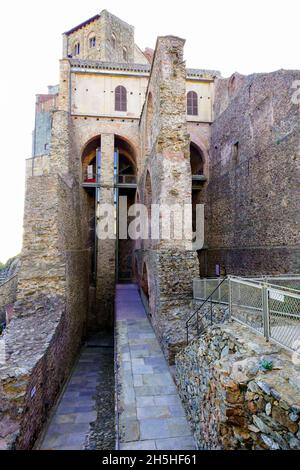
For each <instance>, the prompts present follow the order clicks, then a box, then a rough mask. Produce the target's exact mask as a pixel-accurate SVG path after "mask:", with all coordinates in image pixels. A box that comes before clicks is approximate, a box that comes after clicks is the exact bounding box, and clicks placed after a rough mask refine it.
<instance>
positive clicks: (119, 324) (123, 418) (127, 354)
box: [116, 284, 196, 450]
mask: <svg viewBox="0 0 300 470" xmlns="http://www.w3.org/2000/svg"><path fill="white" fill-rule="evenodd" d="M116 330H117V353H118V354H117V356H118V410H119V440H120V443H119V448H120V450H135V449H141V450H142V449H144V450H153V449H154V450H155V449H159V450H173V449H176V450H194V449H195V448H196V447H195V443H194V439H193V437H192V433H191V429H190V427H189V424H188V422H187V419H186V417H185V413H184V409H183V407H182V404H181V401H180V399H179V396H178V393H177V389H176V386H175V384H174V381H173V378H172V375H171V373H170V369H169V367H168V365H167V363H166V360H165V358H164V356H163V353H162V351H161V348H160V346H159V343H158V341H157V339H156V336H155V334H154V331H153V329H152V327H151V325H150V323H149V321H148V318H147V317H146V313H145V310H144V307H143V305H142V302H141V299H140V296H139V293H138V289H137V286H136V285H129V284H128V285H118V286H117V293H116Z"/></svg>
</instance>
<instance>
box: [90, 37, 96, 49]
mask: <svg viewBox="0 0 300 470" xmlns="http://www.w3.org/2000/svg"><path fill="white" fill-rule="evenodd" d="M93 47H96V38H95V36H94V37H92V38H90V48H91V49H92V48H93Z"/></svg>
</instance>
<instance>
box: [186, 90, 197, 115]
mask: <svg viewBox="0 0 300 470" xmlns="http://www.w3.org/2000/svg"><path fill="white" fill-rule="evenodd" d="M187 113H188V115H189V116H198V95H197V93H196V92H195V91H189V92H188V94H187Z"/></svg>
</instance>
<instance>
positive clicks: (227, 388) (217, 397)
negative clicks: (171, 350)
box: [176, 322, 300, 450]
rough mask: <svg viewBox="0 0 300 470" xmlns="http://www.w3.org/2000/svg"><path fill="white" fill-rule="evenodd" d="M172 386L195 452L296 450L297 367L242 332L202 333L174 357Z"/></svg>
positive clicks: (227, 327) (226, 328)
mask: <svg viewBox="0 0 300 470" xmlns="http://www.w3.org/2000/svg"><path fill="white" fill-rule="evenodd" d="M263 360H265V361H268V362H269V363H271V364H272V368H271V370H267V369H264V367H263ZM176 381H177V385H178V388H179V391H180V394H181V398H182V400H183V402H184V404H185V407H186V411H187V414H188V417H189V419H190V422H191V424H192V426H193V429H194V436H195V439H196V442H197V445H198V447H199V449H211V450H216V449H227V450H237V449H270V450H276V449H283V450H286V449H298V450H299V449H300V427H299V422H300V393H299V392H300V383H299V370H298V367H297V366H295V365H294V364H293V362H292V360H291V357H290V355H289V354H288V353H287V352H285V351H283V350H282V349H281V348H280V347H279V346H276V345H274V344H271V343H270V344H268V343H266V342H265V340H264V339H263V338H262V337H261V336H258V335H257V334H256V333H254V332H252V331H251V330H249V329H248V328H246V327H244V326H242V325H240V324H238V323H236V322H233V323H225V324H224V325H216V326H214V327H210V328H208V330H207V331H206V332H205V334H203V335H202V336H201V339H199V340H194V341H193V342H192V343H191V344H190V345H189V346H188V347H187V348H185V349H183V350H182V351H181V352H180V353H179V354H178V355H177V356H176Z"/></svg>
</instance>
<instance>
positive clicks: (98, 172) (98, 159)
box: [94, 148, 101, 282]
mask: <svg viewBox="0 0 300 470" xmlns="http://www.w3.org/2000/svg"><path fill="white" fill-rule="evenodd" d="M100 180H101V149H100V148H97V149H96V189H95V192H96V194H95V249H94V253H95V259H94V264H95V267H94V271H95V282H97V262H98V237H97V224H98V209H99V206H100Z"/></svg>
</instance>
